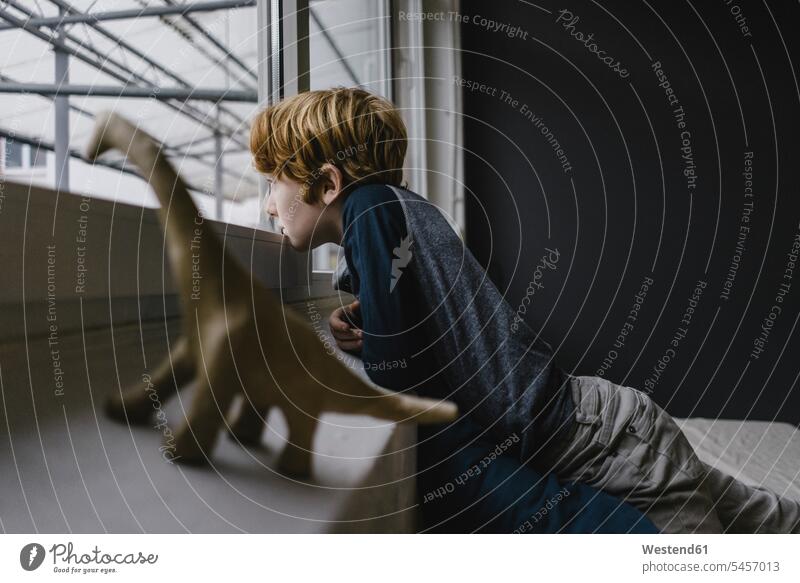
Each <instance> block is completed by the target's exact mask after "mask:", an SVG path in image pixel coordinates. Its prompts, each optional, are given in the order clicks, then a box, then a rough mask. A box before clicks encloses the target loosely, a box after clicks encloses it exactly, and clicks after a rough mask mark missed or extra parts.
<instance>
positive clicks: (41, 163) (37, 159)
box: [29, 146, 47, 168]
mask: <svg viewBox="0 0 800 583" xmlns="http://www.w3.org/2000/svg"><path fill="white" fill-rule="evenodd" d="M29 150H30V161H31V168H45V167H46V166H47V150H43V149H42V148H36V147H33V146H29Z"/></svg>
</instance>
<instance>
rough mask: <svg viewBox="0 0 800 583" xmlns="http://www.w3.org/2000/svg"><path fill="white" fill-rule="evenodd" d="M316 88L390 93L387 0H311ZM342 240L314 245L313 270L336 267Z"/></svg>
mask: <svg viewBox="0 0 800 583" xmlns="http://www.w3.org/2000/svg"><path fill="white" fill-rule="evenodd" d="M309 8H310V13H309V33H310V39H309V56H310V59H309V60H310V85H311V89H328V88H330V87H337V86H345V87H363V88H364V89H366V90H367V91H371V92H373V93H378V94H380V95H384V96H386V97H391V65H390V53H389V50H390V48H391V47H390V45H389V39H390V35H389V30H390V27H389V24H390V11H389V3H388V1H384V0H378V1H376V0H312V1H311V2H309ZM338 255H339V246H338V245H333V244H326V245H323V246H322V247H320V248H319V249H316V250H315V251H314V270H315V271H332V270H334V269H335V268H336V262H337V260H338Z"/></svg>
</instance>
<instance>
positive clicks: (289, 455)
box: [278, 404, 318, 478]
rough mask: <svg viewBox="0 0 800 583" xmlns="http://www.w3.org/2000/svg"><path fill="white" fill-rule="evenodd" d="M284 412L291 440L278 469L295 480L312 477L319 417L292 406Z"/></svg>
mask: <svg viewBox="0 0 800 583" xmlns="http://www.w3.org/2000/svg"><path fill="white" fill-rule="evenodd" d="M283 412H284V415H285V416H286V421H287V423H288V425H289V439H288V441H287V443H286V447H284V448H283V451H282V452H281V456H280V458H279V460H278V469H279V470H280V471H281V472H283V473H285V474H287V475H289V476H291V477H294V478H306V477H308V476H310V475H311V455H312V448H313V444H314V432H315V431H316V429H317V422H318V421H317V416H316V415H311V414H307V412H304V411H298V410H297V409H295V408H294V406H293V405H291V404H289V405H287V406H286V408H284V409H283Z"/></svg>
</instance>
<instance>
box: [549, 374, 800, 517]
mask: <svg viewBox="0 0 800 583" xmlns="http://www.w3.org/2000/svg"><path fill="white" fill-rule="evenodd" d="M569 386H570V388H571V390H572V396H573V399H574V401H575V403H576V409H577V410H576V414H575V423H574V424H573V425H574V427H573V428H572V429H571V430H569V431H568V436H567V437H566V438H565V439H564V440H563V441H561V442H559V443H556V444H552V443H550V444H548V445H547V446H546V447H545V448H544V449H545V451H543V452H541V453H540V455H538V456H537V467H538V469H540V470H542V471H548V472H554V473H555V474H556V475H558V476H559V478H561V479H568V480H575V481H581V482H584V483H586V484H589V485H591V486H594V487H596V488H599V489H601V490H604V491H605V492H608V493H609V494H612V495H614V496H617V497H619V498H622V499H624V500H626V501H627V502H629V503H630V504H632V505H633V506H635V507H637V508H639V509H640V510H641V511H642V512H644V513H645V514H646V515H647V516H648V517H649V518H650V520H652V521H653V523H654V524H655V525H656V526H657V527H659V528H660V529H661V530H662V531H663V532H667V533H689V532H697V533H720V532H737V533H762V532H770V533H787V532H800V502H797V501H794V500H790V499H788V498H781V497H779V496H778V495H776V494H774V493H772V492H771V491H769V490H767V489H766V488H754V487H751V486H747V485H745V484H743V483H741V482H739V481H737V480H735V479H733V478H732V477H730V476H727V475H725V474H723V473H722V472H720V471H718V470H716V469H713V468H711V467H709V466H707V465H706V464H704V463H703V462H701V461H700V459H699V458H698V457H697V454H695V452H694V450H693V449H692V446H691V445H690V444H689V442H688V440H687V439H686V437H685V436H684V435H683V433H682V432H681V430H680V428H679V427H678V426H677V424H676V423H675V421H674V420H673V419H672V417H671V416H670V415H669V414H668V413H666V412H665V411H664V410H663V409H661V407H659V406H658V405H656V404H655V403H654V402H653V401H652V400H651V399H650V398H649V397H648V396H647V395H646V394H644V393H642V392H641V391H638V390H636V389H633V388H631V387H624V386H621V385H617V384H614V383H612V382H611V381H608V380H606V379H604V378H601V377H593V376H571V378H570V379H569Z"/></svg>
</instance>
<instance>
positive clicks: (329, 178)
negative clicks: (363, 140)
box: [319, 163, 344, 205]
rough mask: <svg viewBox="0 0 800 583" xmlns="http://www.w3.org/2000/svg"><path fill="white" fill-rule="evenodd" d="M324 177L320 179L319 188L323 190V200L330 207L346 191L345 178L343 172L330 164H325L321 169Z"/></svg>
mask: <svg viewBox="0 0 800 583" xmlns="http://www.w3.org/2000/svg"><path fill="white" fill-rule="evenodd" d="M320 170H322V175H321V176H320V177H319V188H320V189H321V190H322V195H321V197H320V198H321V199H322V202H324V203H325V204H326V205H329V204H331V203H333V202H335V201H336V199H337V198H339V195H340V194H341V193H342V190H343V189H344V176H342V171H341V170H339V169H338V168H337V167H336V166H334V165H333V164H330V163H325V164H323V165H322V167H321V168H320Z"/></svg>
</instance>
